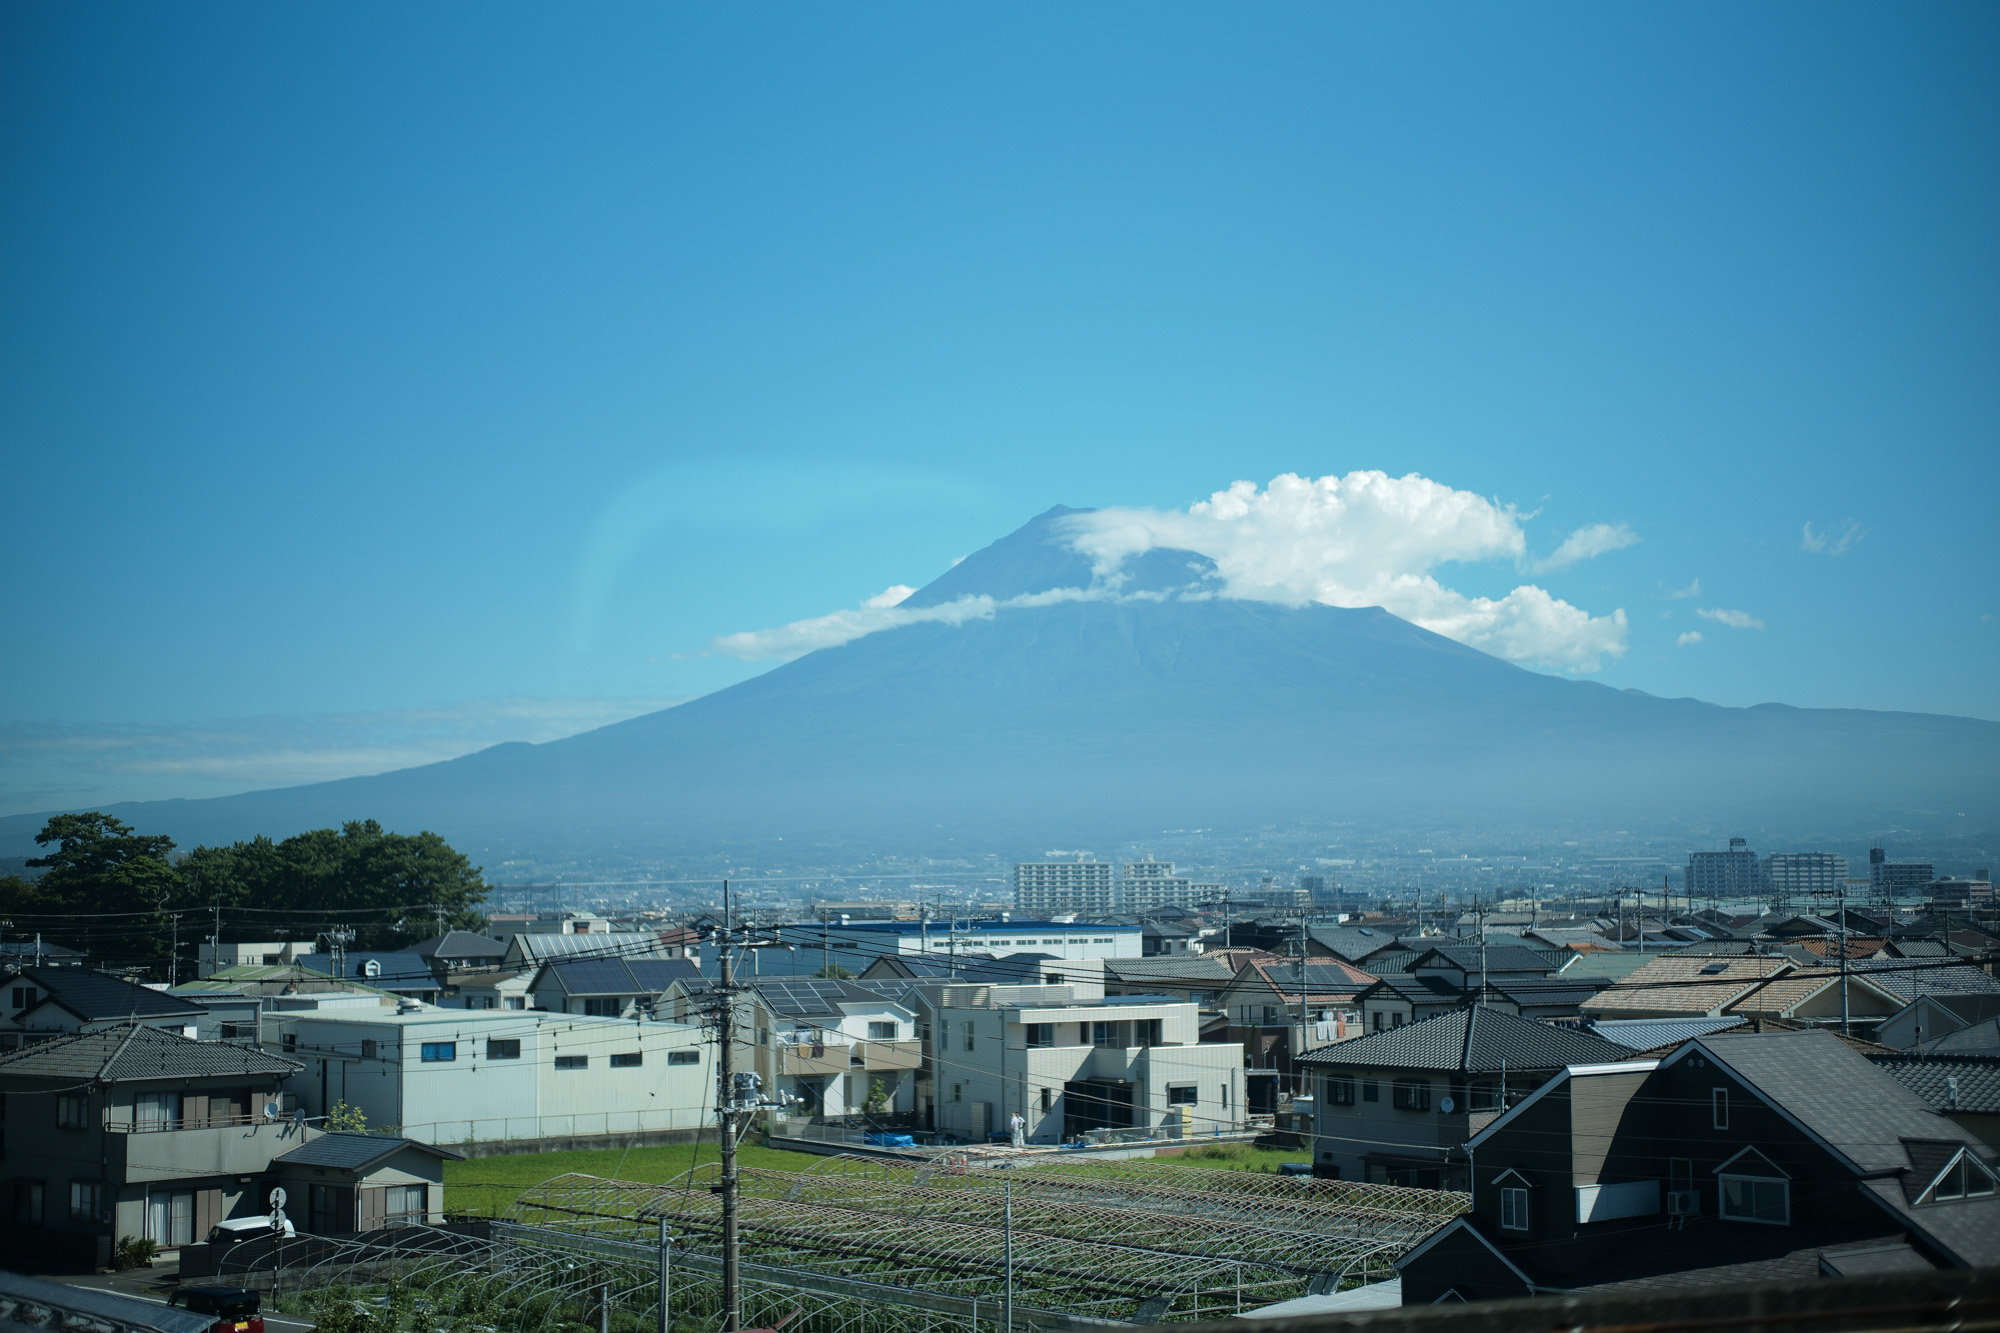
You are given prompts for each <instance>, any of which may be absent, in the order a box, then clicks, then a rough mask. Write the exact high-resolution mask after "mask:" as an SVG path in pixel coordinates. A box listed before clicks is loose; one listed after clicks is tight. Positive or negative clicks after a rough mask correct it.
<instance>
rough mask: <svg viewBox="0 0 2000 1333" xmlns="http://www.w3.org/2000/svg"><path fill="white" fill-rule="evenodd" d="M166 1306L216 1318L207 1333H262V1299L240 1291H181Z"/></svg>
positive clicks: (210, 1289)
mask: <svg viewBox="0 0 2000 1333" xmlns="http://www.w3.org/2000/svg"><path fill="white" fill-rule="evenodd" d="M167 1304H168V1305H172V1306H178V1307H179V1308H180V1309H183V1310H188V1311H191V1312H193V1313H194V1314H205V1315H213V1316H215V1326H214V1327H213V1328H211V1329H210V1330H209V1333H264V1315H263V1313H262V1311H263V1309H264V1298H263V1296H262V1295H261V1294H259V1293H258V1292H254V1291H245V1290H244V1289H243V1288H242V1287H182V1288H181V1289H180V1290H178V1291H176V1292H175V1293H174V1294H173V1295H171V1296H169V1297H167Z"/></svg>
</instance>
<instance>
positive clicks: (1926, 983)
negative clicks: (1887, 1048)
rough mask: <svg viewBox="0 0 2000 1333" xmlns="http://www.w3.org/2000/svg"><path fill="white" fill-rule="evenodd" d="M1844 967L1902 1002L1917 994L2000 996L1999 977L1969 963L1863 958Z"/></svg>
mask: <svg viewBox="0 0 2000 1333" xmlns="http://www.w3.org/2000/svg"><path fill="white" fill-rule="evenodd" d="M1847 968H1848V971H1850V972H1865V973H1867V974H1868V979H1869V980H1870V981H1872V982H1874V983H1875V984H1876V985H1878V986H1880V987H1881V988H1882V989H1883V990H1885V991H1888V992H1889V993H1890V994H1891V995H1894V996H1895V997H1896V998H1897V999H1899V1000H1901V1001H1903V1002H1904V1003H1905V1004H1908V1003H1909V1002H1910V1001H1911V1000H1914V999H1916V998H1917V997H1918V996H1919V995H2000V980H1995V979H1994V978H1993V977H1990V976H1988V975H1987V974H1986V973H1984V972H1981V971H1980V970H1979V969H1978V968H1976V967H1973V966H1971V965H1970V964H1960V965H1957V966H1938V965H1936V964H1927V965H1924V966H1919V967H1914V968H1913V967H1911V966H1910V963H1909V961H1908V960H1902V959H1894V958H1865V959H1862V960H1861V961H1860V962H1857V963H1849V964H1848V965H1847Z"/></svg>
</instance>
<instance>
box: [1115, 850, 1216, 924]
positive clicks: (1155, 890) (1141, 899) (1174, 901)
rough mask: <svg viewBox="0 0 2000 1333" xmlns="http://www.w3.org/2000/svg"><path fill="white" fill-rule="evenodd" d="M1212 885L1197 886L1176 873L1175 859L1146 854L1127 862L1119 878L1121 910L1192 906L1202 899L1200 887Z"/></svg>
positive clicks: (1141, 910) (1137, 910)
mask: <svg viewBox="0 0 2000 1333" xmlns="http://www.w3.org/2000/svg"><path fill="white" fill-rule="evenodd" d="M1209 887H1211V886H1209V885H1206V884H1204V885H1200V886H1197V885H1196V884H1195V882H1194V881H1193V880H1191V879H1187V878H1185V877H1183V876H1179V875H1176V874H1174V863H1173V862H1172V861H1155V860H1154V859H1153V858H1152V857H1150V856H1149V857H1147V858H1146V859H1145V860H1143V861H1127V862H1126V863H1125V873H1124V875H1123V876H1121V877H1120V879H1119V881H1118V902H1119V910H1120V911H1125V912H1143V911H1145V910H1146V909H1148V908H1151V907H1193V906H1194V905H1195V903H1196V902H1197V901H1199V899H1198V898H1197V896H1196V895H1197V890H1198V888H1199V889H1207V888H1209Z"/></svg>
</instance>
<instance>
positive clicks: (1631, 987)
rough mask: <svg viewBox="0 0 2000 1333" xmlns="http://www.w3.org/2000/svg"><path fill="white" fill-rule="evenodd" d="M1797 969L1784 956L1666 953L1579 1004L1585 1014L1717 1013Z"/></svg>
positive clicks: (1795, 965) (1611, 1015)
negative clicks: (1581, 1005) (1772, 979)
mask: <svg viewBox="0 0 2000 1333" xmlns="http://www.w3.org/2000/svg"><path fill="white" fill-rule="evenodd" d="M1795 967H1797V964H1796V963H1793V962H1792V961H1791V960H1789V959H1785V958H1768V957H1714V956H1711V955H1708V954H1690V955H1677V954H1670V955H1667V956H1665V957H1661V958H1655V959H1654V960H1653V961H1651V962H1650V963H1647V964H1646V965H1645V966H1644V967H1641V968H1640V969H1639V970H1638V971H1636V972H1634V973H1633V974H1632V975H1631V976H1629V977H1626V978H1625V979H1624V980H1623V981H1621V982H1619V983H1618V984H1617V985H1615V986H1613V987H1611V988H1610V989H1608V990H1604V991H1600V992H1598V994H1597V995H1596V996H1594V997H1593V998H1592V999H1590V1000H1588V1001H1586V1002H1585V1003H1584V1005H1583V1012H1584V1013H1586V1014H1603V1015H1606V1016H1609V1017H1616V1016H1618V1015H1619V1014H1621V1013H1623V1014H1711V1013H1720V1012H1722V1011H1723V1010H1725V1009H1727V1008H1728V1007H1729V1006H1730V1005H1731V1004H1732V1003H1734V1002H1735V1001H1736V1000H1738V999H1740V998H1741V997H1742V996H1744V995H1746V994H1748V993H1749V992H1750V991H1752V990H1754V989H1755V988H1756V987H1757V986H1758V985H1759V984H1760V983H1762V982H1766V981H1769V980H1770V979H1771V978H1773V977H1777V976H1782V975H1783V974H1784V973H1786V972H1789V971H1791V970H1793V969H1794V968H1795Z"/></svg>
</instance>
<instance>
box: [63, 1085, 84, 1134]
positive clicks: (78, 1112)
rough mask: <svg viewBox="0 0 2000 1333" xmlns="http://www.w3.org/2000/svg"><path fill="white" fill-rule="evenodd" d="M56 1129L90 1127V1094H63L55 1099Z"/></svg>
mask: <svg viewBox="0 0 2000 1333" xmlns="http://www.w3.org/2000/svg"><path fill="white" fill-rule="evenodd" d="M56 1127H57V1128H58V1129H88V1128H89V1127H90V1094H89V1093H87V1092H65V1093H62V1094H60V1095H58V1096H57V1097H56Z"/></svg>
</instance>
